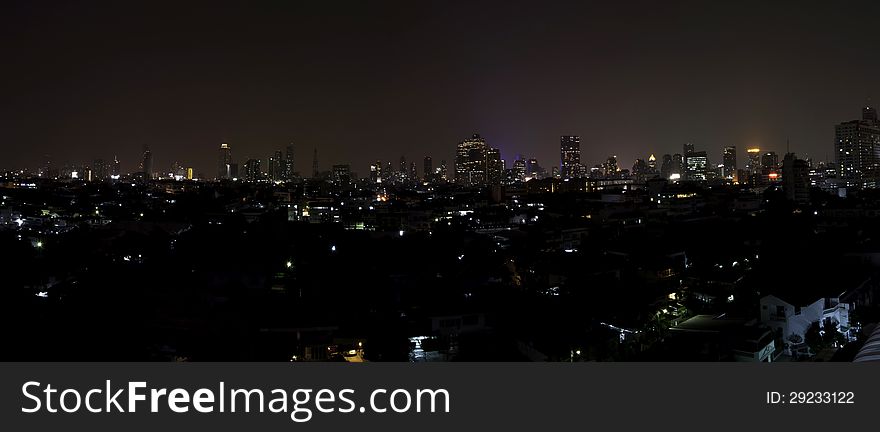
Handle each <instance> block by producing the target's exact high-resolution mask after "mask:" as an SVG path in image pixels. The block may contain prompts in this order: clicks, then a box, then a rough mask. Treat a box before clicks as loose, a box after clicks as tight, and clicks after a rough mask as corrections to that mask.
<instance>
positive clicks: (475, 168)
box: [455, 134, 489, 186]
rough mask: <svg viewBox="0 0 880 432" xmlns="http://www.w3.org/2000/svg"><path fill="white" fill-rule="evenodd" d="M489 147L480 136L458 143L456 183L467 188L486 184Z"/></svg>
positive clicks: (476, 135)
mask: <svg viewBox="0 0 880 432" xmlns="http://www.w3.org/2000/svg"><path fill="white" fill-rule="evenodd" d="M488 150H489V146H488V145H486V140H485V139H483V138H482V137H480V134H474V135H473V136H471V137H470V138H468V139H465V140H464V141H462V142H460V143H458V148H457V150H456V153H455V182H456V183H459V184H461V185H465V186H477V185H484V184H486V156H487V152H488Z"/></svg>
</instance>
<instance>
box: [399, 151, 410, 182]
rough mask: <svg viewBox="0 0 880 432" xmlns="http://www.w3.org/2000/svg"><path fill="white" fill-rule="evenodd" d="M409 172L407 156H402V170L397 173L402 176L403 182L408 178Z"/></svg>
mask: <svg viewBox="0 0 880 432" xmlns="http://www.w3.org/2000/svg"><path fill="white" fill-rule="evenodd" d="M407 172H408V171H407V169H406V156H401V157H400V169H399V170H398V171H397V173H398V174H399V175H400V179H401V180H402V179H404V178H406V176H407Z"/></svg>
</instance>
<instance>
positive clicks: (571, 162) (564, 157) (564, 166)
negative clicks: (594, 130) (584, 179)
mask: <svg viewBox="0 0 880 432" xmlns="http://www.w3.org/2000/svg"><path fill="white" fill-rule="evenodd" d="M559 156H560V164H559V171H560V175H561V176H562V178H563V179H566V178H575V177H578V176H579V175H580V165H581V137H580V136H577V135H568V136H561V137H559Z"/></svg>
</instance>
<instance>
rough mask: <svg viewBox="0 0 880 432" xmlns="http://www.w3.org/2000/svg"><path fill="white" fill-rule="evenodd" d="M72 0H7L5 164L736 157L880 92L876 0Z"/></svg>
mask: <svg viewBox="0 0 880 432" xmlns="http://www.w3.org/2000/svg"><path fill="white" fill-rule="evenodd" d="M67 3H69V4H67ZM73 3H84V2H62V3H59V4H57V5H54V6H50V5H49V4H48V3H46V2H35V1H24V2H18V1H4V2H2V3H0V55H2V60H0V74H2V75H0V91H2V99H0V100H2V104H0V168H18V167H37V166H39V165H41V164H42V162H41V161H42V160H43V155H45V154H52V155H53V156H54V158H55V160H56V162H58V163H64V162H66V161H69V162H89V161H91V160H92V159H94V158H99V157H101V158H105V159H112V157H113V155H114V154H118V155H119V157H120V159H121V161H122V165H123V169H124V170H126V171H128V170H134V169H135V167H136V164H137V160H138V158H139V154H140V153H141V150H142V147H143V146H144V145H145V144H148V145H149V146H150V147H151V149H152V150H153V153H154V155H155V158H156V159H155V166H156V167H157V168H165V167H169V166H170V164H171V163H172V162H173V161H180V162H181V163H182V164H184V165H192V166H195V168H196V171H197V172H203V173H205V174H208V175H209V176H213V175H214V174H215V169H216V168H215V166H216V160H217V148H218V146H219V144H220V143H221V142H229V143H230V144H231V145H232V147H233V154H234V157H235V158H236V160H237V161H241V160H243V159H244V158H245V157H259V158H265V157H267V156H268V155H269V154H270V153H271V152H272V151H273V150H274V149H278V148H282V147H283V146H284V145H286V144H287V143H288V142H291V141H292V142H293V143H294V145H295V148H296V151H297V161H296V168H297V169H298V170H299V171H301V172H304V173H310V172H311V162H312V160H311V159H312V149H313V148H314V147H318V149H319V159H320V163H321V167H322V169H329V167H330V165H331V164H333V163H351V164H352V165H353V169H354V170H355V171H357V172H359V173H360V174H361V175H364V174H366V172H367V165H368V164H369V162H370V161H371V160H376V159H382V160H392V161H394V162H395V163H396V162H397V160H398V159H399V157H400V156H401V155H405V156H406V157H407V158H408V159H409V160H417V161H419V162H420V161H421V159H422V157H424V156H425V155H431V156H432V157H433V158H434V160H435V166H436V165H437V164H439V161H440V159H447V160H448V161H449V163H450V166H451V164H452V159H453V154H454V149H455V144H456V143H457V142H458V141H460V140H461V139H462V138H464V137H466V136H469V135H470V134H471V133H473V132H475V131H478V132H479V133H481V134H482V135H483V136H484V137H485V138H486V139H487V140H488V141H489V144H490V145H493V146H496V147H499V148H500V149H501V150H502V155H503V157H504V158H505V159H507V160H508V164H509V163H510V161H512V160H513V159H514V158H515V157H516V155H517V154H518V153H523V154H525V155H526V156H534V157H537V158H538V159H539V161H541V162H542V165H545V166H548V167H549V166H552V165H554V164H558V157H559V154H558V145H559V144H558V142H559V135H561V134H579V135H581V137H582V138H581V139H582V154H583V156H582V160H583V161H584V162H586V163H588V164H590V165H592V164H595V163H598V162H600V160H601V159H602V158H604V157H607V155H610V154H616V155H618V156H619V158H620V160H621V164H622V165H623V166H625V167H629V166H631V165H632V162H633V160H634V158H636V157H646V156H647V155H648V154H650V153H656V154H657V156H658V157H659V156H660V154H662V153H674V152H680V151H681V146H682V144H683V143H684V142H686V141H691V142H693V143H694V144H695V145H696V147H697V149H698V150H700V149H703V150H708V151H709V155H710V158H712V159H713V161H715V162H717V161H718V160H719V159H720V149H721V147H722V146H725V145H736V146H738V147H739V148H740V151H739V154H738V156H739V160H740V164H742V163H743V160H744V159H745V157H744V147H745V146H747V145H760V146H761V147H764V148H768V149H771V150H775V151H777V152H780V153H781V152H784V151H785V140H786V138H789V139H790V140H791V143H792V150H794V151H796V152H798V153H801V154H803V153H808V154H809V155H811V156H813V157H814V158H816V159H825V157H826V155H830V154H831V153H832V145H833V143H832V135H833V125H834V124H835V123H837V122H840V121H844V120H849V119H853V118H856V117H858V116H859V112H860V108H861V106H862V105H864V104H865V103H867V101H868V100H869V98H871V97H874V98H875V100H878V101H880V91H878V84H877V78H878V77H880V49H878V38H877V31H878V28H880V26H878V25H877V22H878V21H877V17H878V16H880V14H878V12H880V10H878V9H880V2H876V1H866V2H845V1H822V2H804V1H799V2H782V1H772V2H770V1H762V2H750V1H735V2H734V1H730V2H720V1H710V0H706V1H698V2H673V1H647V2H645V1H625V2H611V1H602V2H570V3H569V2H551V1H503V2H501V1H499V2H477V1H444V2H431V1H415V0H411V1H401V2H383V1H358V2H340V1H332V0H330V1H325V0H321V1H293V0H291V1H285V2H277V3H269V2H240V3H222V2H207V3H203V4H200V5H196V4H194V3H192V2H185V3H187V4H188V5H190V6H187V7H182V6H180V5H175V4H174V3H162V2H146V3H143V4H138V3H137V2H129V1H124V2H120V1H117V2H108V3H93V4H91V5H82V4H76V5H74V4H73ZM179 3H184V2H179ZM246 3H252V4H246ZM722 3H724V4H722ZM419 170H420V171H421V163H419Z"/></svg>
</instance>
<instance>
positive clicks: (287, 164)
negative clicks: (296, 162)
mask: <svg viewBox="0 0 880 432" xmlns="http://www.w3.org/2000/svg"><path fill="white" fill-rule="evenodd" d="M293 172H294V169H293V144H290V145H288V146H287V148H285V154H284V180H285V181H291V180H293Z"/></svg>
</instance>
